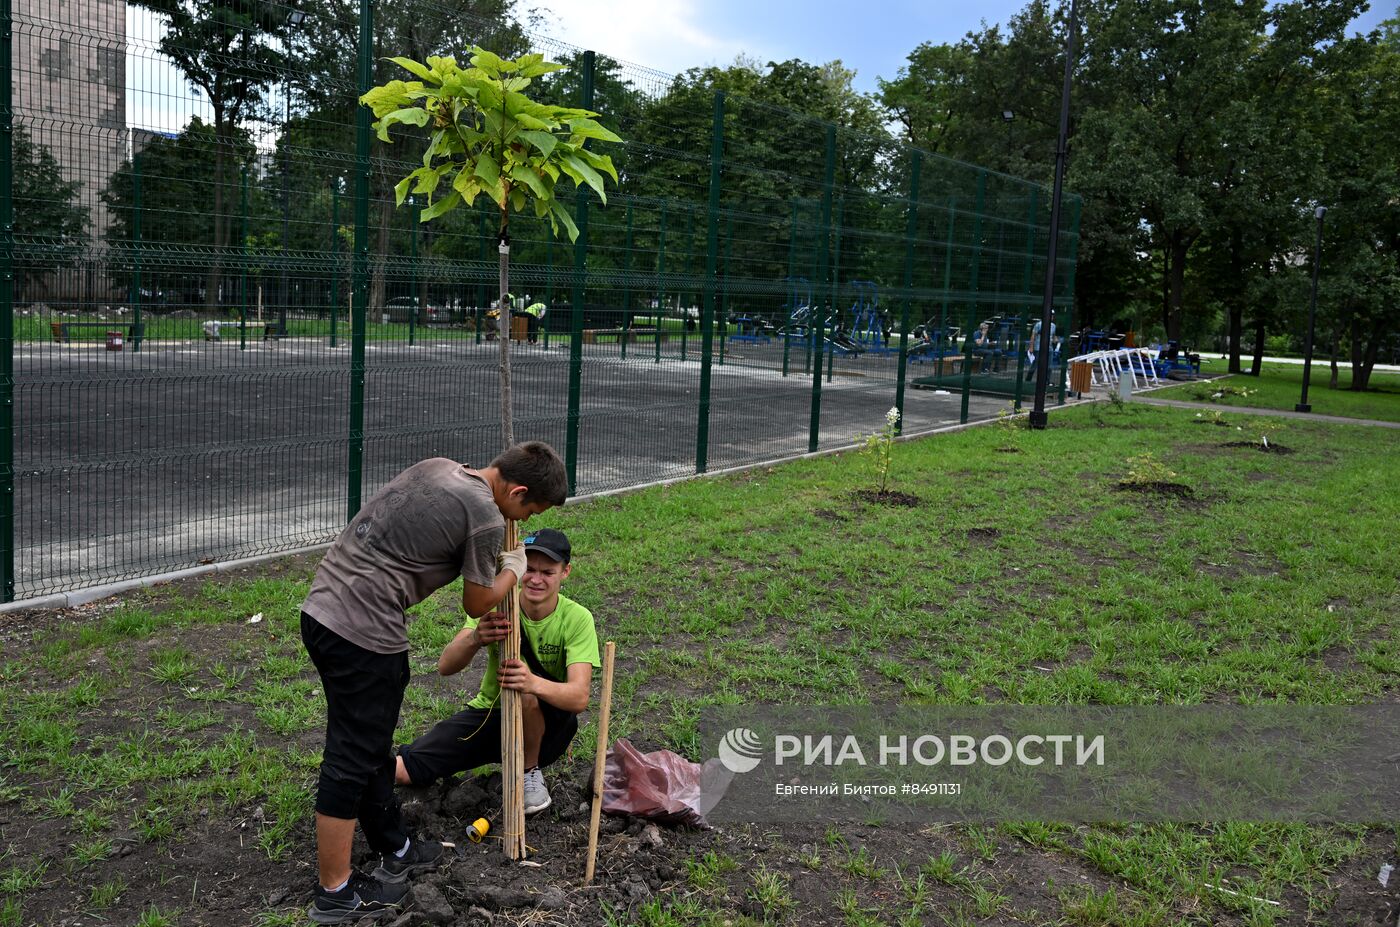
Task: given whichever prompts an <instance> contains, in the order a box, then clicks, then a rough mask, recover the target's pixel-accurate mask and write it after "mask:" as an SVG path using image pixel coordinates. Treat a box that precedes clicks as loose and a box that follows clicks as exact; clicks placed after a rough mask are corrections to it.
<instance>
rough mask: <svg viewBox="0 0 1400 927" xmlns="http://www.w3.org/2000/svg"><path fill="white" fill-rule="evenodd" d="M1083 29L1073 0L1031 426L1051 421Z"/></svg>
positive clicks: (1046, 252) (1066, 52)
mask: <svg viewBox="0 0 1400 927" xmlns="http://www.w3.org/2000/svg"><path fill="white" fill-rule="evenodd" d="M1078 31H1079V0H1070V4H1069V30H1068V32H1069V35H1068V36H1067V37H1066V38H1065V80H1064V85H1063V87H1062V88H1061V90H1060V136H1059V139H1058V141H1057V142H1056V144H1055V187H1054V192H1053V193H1051V197H1050V241H1049V243H1048V244H1047V246H1046V249H1045V299H1044V301H1043V302H1042V304H1041V307H1040V344H1039V345H1038V346H1037V347H1036V349H1035V365H1036V373H1035V406H1034V408H1032V409H1031V414H1030V426H1031V427H1032V428H1036V429H1040V428H1044V427H1045V426H1046V425H1048V424H1050V417H1049V416H1048V415H1047V414H1046V412H1045V391H1046V389H1047V388H1049V386H1050V315H1051V311H1050V307H1051V306H1052V305H1053V304H1054V302H1055V259H1056V251H1057V249H1058V247H1059V242H1060V200H1061V198H1062V197H1063V195H1064V189H1065V155H1066V154H1067V153H1068V136H1069V89H1070V82H1071V79H1072V78H1073V77H1074V39H1075V33H1077V32H1078Z"/></svg>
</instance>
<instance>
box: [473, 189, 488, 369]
mask: <svg viewBox="0 0 1400 927" xmlns="http://www.w3.org/2000/svg"><path fill="white" fill-rule="evenodd" d="M476 235H477V238H479V239H480V240H481V264H482V266H483V267H485V266H486V262H487V261H489V260H491V254H490V252H489V250H488V248H489V246H490V244H491V242H490V240H489V239H488V238H487V237H486V210H485V209H484V208H483V209H481V210H479V211H478V212H477V214H476ZM490 302H491V297H490V296H488V295H487V291H486V281H485V280H484V279H483V280H482V281H481V282H480V283H478V284H477V285H476V312H475V313H474V314H473V315H474V316H475V317H474V318H473V319H472V328H474V329H476V343H477V344H481V317H482V315H483V314H484V312H485V311H486V307H487V305H488V304H489V303H490Z"/></svg>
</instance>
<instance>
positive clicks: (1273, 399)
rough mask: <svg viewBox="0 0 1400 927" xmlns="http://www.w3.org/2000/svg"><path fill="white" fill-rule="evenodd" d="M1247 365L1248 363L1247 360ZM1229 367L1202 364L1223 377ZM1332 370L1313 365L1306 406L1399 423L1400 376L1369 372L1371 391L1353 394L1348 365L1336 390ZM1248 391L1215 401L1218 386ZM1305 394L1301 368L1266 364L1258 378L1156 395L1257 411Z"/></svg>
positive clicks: (1192, 386) (1209, 361) (1236, 377)
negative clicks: (1245, 394) (1331, 383)
mask: <svg viewBox="0 0 1400 927" xmlns="http://www.w3.org/2000/svg"><path fill="white" fill-rule="evenodd" d="M1246 366H1248V362H1247V361H1246ZM1226 367H1227V364H1226V362H1225V361H1223V360H1216V359H1205V360H1202V361H1201V372H1202V373H1207V374H1220V375H1223V374H1224V373H1225V370H1226ZM1331 377H1332V371H1331V367H1330V365H1329V364H1327V363H1326V362H1323V363H1321V364H1318V363H1314V364H1313V368H1312V379H1311V380H1310V381H1309V383H1308V404H1309V405H1311V406H1312V410H1313V411H1314V412H1316V413H1318V414H1319V415H1340V416H1342V417H1343V418H1369V419H1376V420H1378V421H1386V422H1400V373H1392V372H1389V371H1383V370H1376V371H1373V372H1372V373H1371V382H1370V389H1369V390H1367V391H1366V392H1364V393H1353V392H1351V390H1349V389H1348V387H1349V386H1351V365H1350V364H1344V365H1342V366H1340V367H1338V370H1337V389H1328V387H1327V384H1328V382H1329V381H1330V380H1331ZM1221 382H1223V383H1224V384H1225V385H1227V386H1231V387H1235V388H1243V389H1247V390H1250V391H1251V393H1250V395H1248V396H1240V395H1234V394H1227V395H1225V396H1222V397H1220V398H1219V399H1212V398H1211V397H1212V396H1213V395H1214V394H1215V393H1216V392H1218V391H1219V384H1220V383H1221ZM1302 389H1303V365H1302V364H1276V363H1275V364H1270V363H1266V364H1264V365H1263V367H1262V368H1261V370H1260V374H1259V376H1258V377H1251V376H1248V375H1245V374H1235V375H1233V376H1230V377H1229V378H1228V379H1226V380H1224V381H1215V382H1214V383H1186V384H1183V385H1181V386H1173V387H1169V388H1167V389H1163V390H1159V391H1157V392H1154V393H1153V394H1152V395H1153V396H1154V397H1157V398H1161V399H1182V400H1186V401H1194V402H1216V403H1219V404H1220V405H1226V406H1238V407H1242V408H1243V407H1249V408H1255V409H1287V410H1290V411H1291V410H1292V409H1293V407H1294V406H1295V405H1297V404H1298V399H1299V398H1300V397H1301V394H1302Z"/></svg>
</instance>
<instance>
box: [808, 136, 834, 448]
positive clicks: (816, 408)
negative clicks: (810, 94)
mask: <svg viewBox="0 0 1400 927" xmlns="http://www.w3.org/2000/svg"><path fill="white" fill-rule="evenodd" d="M835 177H836V126H834V125H828V126H827V127H826V168H825V170H824V171H823V173H822V220H821V226H820V234H821V236H822V241H821V251H820V255H821V256H820V258H819V260H818V264H817V285H818V286H825V284H826V282H827V275H828V272H829V270H830V266H829V264H830V261H831V188H832V186H833V184H834V182H835ZM828 308H832V307H831V306H828ZM813 321H814V323H815V327H814V328H813V331H815V332H816V334H815V335H814V336H813V337H814V341H815V343H814V345H813V353H814V354H815V355H816V358H815V360H814V361H813V363H812V415H811V419H810V421H809V422H808V426H807V451H808V452H809V453H814V452H815V451H816V449H817V439H818V437H819V436H820V434H821V421H822V344H821V339H823V338H825V337H826V314H825V313H824V312H817V313H816V315H815V316H814V317H813Z"/></svg>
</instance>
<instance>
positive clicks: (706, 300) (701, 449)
mask: <svg viewBox="0 0 1400 927" xmlns="http://www.w3.org/2000/svg"><path fill="white" fill-rule="evenodd" d="M710 135H711V140H710V203H709V221H708V222H707V226H708V229H707V233H706V235H705V281H704V286H705V290H704V296H703V297H702V302H701V304H700V409H699V415H698V416H697V423H696V426H695V472H696V473H704V472H705V470H706V468H707V466H708V463H709V451H710V364H711V362H712V358H711V356H710V355H711V353H712V352H713V351H714V340H715V277H716V275H717V274H718V273H719V199H720V163H721V162H722V161H723V159H724V91H723V90H716V91H715V121H714V128H713V129H711V131H710ZM687 318H688V317H687ZM681 329H682V331H684V329H685V323H684V322H682V323H681ZM721 343H722V342H721ZM682 359H684V355H682Z"/></svg>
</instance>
